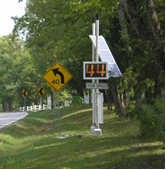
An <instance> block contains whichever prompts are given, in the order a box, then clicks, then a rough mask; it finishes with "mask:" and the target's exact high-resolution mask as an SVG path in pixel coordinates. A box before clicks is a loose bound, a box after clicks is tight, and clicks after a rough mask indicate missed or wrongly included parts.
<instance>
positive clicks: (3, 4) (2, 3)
mask: <svg viewBox="0 0 166 170" xmlns="http://www.w3.org/2000/svg"><path fill="white" fill-rule="evenodd" d="M25 3H26V0H23V2H20V3H19V2H18V0H0V36H4V35H9V34H10V33H12V29H13V28H14V21H13V20H12V19H11V17H12V16H18V17H21V16H22V15H24V13H25V10H24V9H25Z"/></svg>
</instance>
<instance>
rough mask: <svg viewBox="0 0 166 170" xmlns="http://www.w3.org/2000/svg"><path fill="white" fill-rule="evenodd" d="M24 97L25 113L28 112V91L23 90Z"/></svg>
mask: <svg viewBox="0 0 166 170" xmlns="http://www.w3.org/2000/svg"><path fill="white" fill-rule="evenodd" d="M22 97H23V98H24V108H25V110H24V111H26V110H27V109H26V97H28V90H22Z"/></svg>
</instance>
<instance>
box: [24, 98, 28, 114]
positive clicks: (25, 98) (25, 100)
mask: <svg viewBox="0 0 166 170" xmlns="http://www.w3.org/2000/svg"><path fill="white" fill-rule="evenodd" d="M24 107H25V111H27V108H26V107H27V106H26V97H24Z"/></svg>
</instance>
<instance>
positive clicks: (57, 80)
mask: <svg viewBox="0 0 166 170" xmlns="http://www.w3.org/2000/svg"><path fill="white" fill-rule="evenodd" d="M72 77H73V75H72V74H71V73H70V72H69V71H68V70H66V68H64V67H63V66H62V65H60V63H58V62H56V63H55V64H54V65H53V66H52V67H51V68H50V69H49V70H48V71H47V73H46V74H45V75H44V76H43V78H44V79H45V80H46V81H47V82H48V83H49V84H50V86H52V87H53V127H54V126H55V122H54V119H55V109H54V102H55V96H54V95H55V90H56V91H58V138H61V136H60V110H59V91H60V90H61V89H62V88H63V87H64V86H65V85H66V84H67V83H68V82H69V81H70V80H71V78H72Z"/></svg>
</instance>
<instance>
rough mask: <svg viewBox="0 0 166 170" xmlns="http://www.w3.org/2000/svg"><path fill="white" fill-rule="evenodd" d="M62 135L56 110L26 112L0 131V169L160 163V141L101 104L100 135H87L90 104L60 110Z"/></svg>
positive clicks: (156, 165) (138, 166)
mask: <svg viewBox="0 0 166 170" xmlns="http://www.w3.org/2000/svg"><path fill="white" fill-rule="evenodd" d="M60 115H61V136H68V138H65V139H57V138H55V137H57V136H58V120H57V117H58V116H57V110H56V116H55V118H56V120H55V128H54V129H53V123H52V120H53V111H52V110H47V111H43V112H29V115H28V116H27V117H26V118H24V119H22V120H20V121H18V122H16V123H14V124H12V125H11V126H10V127H7V128H4V129H1V130H0V169H5V168H6V169H11V168H14V169H18V168H21V169H39V168H40V169H49V168H50V169H61V168H70V169H82V168H83V169H103V168H104V169H107V168H108V169H116V168H117V169H144V168H148V169H149V168H153V169H157V168H165V150H163V149H161V148H162V143H160V142H157V141H154V140H151V139H142V138H141V137H140V136H139V129H138V127H137V125H136V124H135V123H134V122H131V121H130V120H128V119H126V118H118V117H117V116H116V115H115V113H113V112H111V111H108V110H107V109H106V108H104V123H103V124H101V126H100V127H101V129H102V133H103V136H101V137H94V136H89V135H88V133H89V132H90V126H91V124H92V108H91V105H78V106H69V107H65V108H62V109H60Z"/></svg>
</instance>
